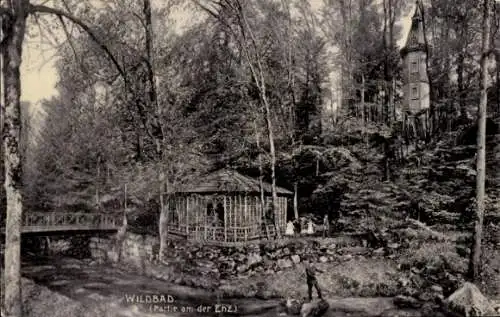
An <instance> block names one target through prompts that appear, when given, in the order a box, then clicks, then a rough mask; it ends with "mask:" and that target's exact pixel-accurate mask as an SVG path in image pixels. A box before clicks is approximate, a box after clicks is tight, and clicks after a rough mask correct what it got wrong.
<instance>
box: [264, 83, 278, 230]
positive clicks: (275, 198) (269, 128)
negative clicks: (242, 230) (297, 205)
mask: <svg viewBox="0 0 500 317" xmlns="http://www.w3.org/2000/svg"><path fill="white" fill-rule="evenodd" d="M263 87H264V86H263ZM262 102H263V103H264V108H265V110H266V127H267V134H268V138H269V152H270V154H271V191H272V201H273V212H274V226H275V228H276V230H277V231H276V234H277V236H278V238H279V237H281V232H280V230H279V229H280V228H278V225H277V223H276V222H277V221H278V219H279V218H278V217H279V214H278V194H277V192H276V150H275V148H274V134H273V123H272V120H271V106H270V105H269V102H268V100H267V95H266V91H265V88H263V92H262Z"/></svg>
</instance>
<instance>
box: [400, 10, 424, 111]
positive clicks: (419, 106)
mask: <svg viewBox="0 0 500 317" xmlns="http://www.w3.org/2000/svg"><path fill="white" fill-rule="evenodd" d="M401 57H402V58H403V94H404V102H403V109H402V110H403V112H409V113H410V114H414V113H416V112H418V111H420V110H423V109H426V108H429V105H430V94H429V93H430V89H429V77H428V76H427V42H426V40H425V31H424V12H423V5H422V3H421V2H420V0H417V3H416V9H415V13H414V14H413V18H412V21H411V28H410V32H409V33H408V37H407V39H406V44H405V46H404V47H403V48H402V49H401Z"/></svg>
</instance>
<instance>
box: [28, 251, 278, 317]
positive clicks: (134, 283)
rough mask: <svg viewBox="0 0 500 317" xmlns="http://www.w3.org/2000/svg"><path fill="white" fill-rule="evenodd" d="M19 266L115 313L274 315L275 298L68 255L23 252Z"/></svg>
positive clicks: (33, 276) (42, 282)
mask: <svg viewBox="0 0 500 317" xmlns="http://www.w3.org/2000/svg"><path fill="white" fill-rule="evenodd" d="M22 271H23V276H25V277H26V278H29V279H31V280H33V281H34V282H36V283H37V284H39V285H43V286H45V287H47V288H49V289H51V290H52V291H54V292H57V293H60V294H62V295H65V296H67V297H69V298H72V299H74V300H77V301H79V302H83V303H86V304H89V305H96V304H100V305H106V306H107V307H111V308H112V310H113V311H116V317H126V316H134V317H135V316H137V317H138V316H141V317H149V316H193V317H194V316H255V317H257V316H259V317H271V316H272V317H276V316H278V311H277V309H278V307H279V301H278V300H258V299H218V298H217V296H216V295H215V293H213V292H209V291H206V290H201V289H194V288H190V287H185V286H180V285H176V284H172V283H168V282H165V281H160V280H156V279H153V278H149V277H145V276H140V275H137V274H132V273H127V272H124V271H121V270H119V269H118V268H115V267H112V266H110V265H89V264H87V263H86V262H85V261H81V260H76V259H71V258H61V257H57V258H55V257H50V258H49V257H46V258H40V257H36V258H34V257H31V258H30V257H29V256H26V257H24V259H23V263H22ZM148 295H149V296H148ZM155 296H156V297H155ZM96 317H97V316H96Z"/></svg>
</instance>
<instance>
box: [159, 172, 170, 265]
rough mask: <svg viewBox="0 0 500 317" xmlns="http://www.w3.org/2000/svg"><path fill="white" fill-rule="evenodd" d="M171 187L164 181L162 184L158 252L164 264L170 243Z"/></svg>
mask: <svg viewBox="0 0 500 317" xmlns="http://www.w3.org/2000/svg"><path fill="white" fill-rule="evenodd" d="M168 191H169V186H168V183H167V182H166V181H165V180H164V183H163V184H162V192H161V193H160V219H159V221H158V222H159V228H158V229H159V232H158V233H159V235H160V249H159V250H158V260H159V261H160V262H162V261H163V260H164V256H165V250H166V249H167V243H168V215H169V213H170V195H169V193H168ZM164 193H166V194H167V195H166V196H167V202H166V203H165V201H164V200H163V196H164Z"/></svg>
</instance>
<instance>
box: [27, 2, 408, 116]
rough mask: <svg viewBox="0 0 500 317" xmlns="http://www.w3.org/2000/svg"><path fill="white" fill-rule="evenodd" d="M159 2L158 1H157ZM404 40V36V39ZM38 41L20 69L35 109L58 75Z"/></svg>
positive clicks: (183, 18) (33, 40)
mask: <svg viewBox="0 0 500 317" xmlns="http://www.w3.org/2000/svg"><path fill="white" fill-rule="evenodd" d="M157 1H159V0H157ZM309 1H310V2H311V5H312V7H313V8H318V7H319V6H320V3H321V1H322V0H309ZM176 19H178V21H180V23H181V24H183V23H187V22H188V21H189V17H188V18H186V16H185V14H184V16H176ZM404 20H405V21H404V23H403V34H405V35H406V34H407V32H408V30H409V26H410V23H409V22H410V19H409V16H408V17H406V18H405V19H404ZM61 33H62V32H59V34H57V33H55V34H56V36H55V37H56V38H57V39H58V40H59V41H62V40H63V39H64V34H61ZM404 38H406V36H405V37H404ZM39 44H40V39H37V38H31V39H29V41H25V45H24V48H23V49H24V51H23V64H22V69H21V83H22V93H21V99H22V100H23V101H28V102H30V103H31V104H32V105H34V106H35V107H36V106H37V105H38V104H39V102H40V101H41V100H43V99H46V98H50V97H52V96H54V95H56V94H57V91H56V88H55V87H56V84H57V80H58V74H57V71H56V69H55V67H54V64H55V58H54V57H53V56H54V54H55V52H56V51H55V50H54V49H52V48H45V49H40V46H39Z"/></svg>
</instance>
